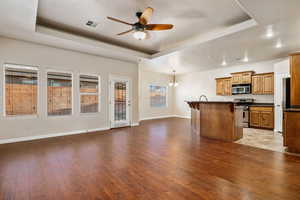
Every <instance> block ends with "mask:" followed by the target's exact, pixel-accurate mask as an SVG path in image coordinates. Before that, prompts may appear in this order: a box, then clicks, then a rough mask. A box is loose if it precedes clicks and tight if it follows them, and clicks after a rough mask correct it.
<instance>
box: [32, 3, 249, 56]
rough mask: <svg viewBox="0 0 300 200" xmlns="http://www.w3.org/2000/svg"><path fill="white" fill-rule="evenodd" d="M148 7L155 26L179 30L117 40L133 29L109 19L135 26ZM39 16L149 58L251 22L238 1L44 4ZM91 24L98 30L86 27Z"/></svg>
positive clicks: (57, 26)
mask: <svg viewBox="0 0 300 200" xmlns="http://www.w3.org/2000/svg"><path fill="white" fill-rule="evenodd" d="M147 6H151V7H153V8H154V15H153V17H152V19H151V23H172V24H174V25H175V28H174V29H173V30H170V31H162V32H158V31H156V32H151V33H150V38H149V39H147V40H143V41H138V40H135V39H134V38H133V37H132V34H128V35H125V36H117V35H116V34H117V33H119V32H122V31H125V30H128V29H129V28H130V27H128V26H126V25H123V24H119V23H115V22H112V21H109V20H107V19H106V17H107V16H112V17H116V18H119V19H122V20H125V21H128V22H131V23H133V22H136V21H137V18H136V17H135V13H136V12H137V11H142V10H143V9H144V8H146V7H147ZM37 15H38V16H37V19H38V20H37V23H38V24H39V25H43V26H46V27H50V28H53V29H57V30H61V31H65V32H69V33H72V34H75V35H80V36H84V37H87V38H91V39H96V40H99V41H102V42H105V43H109V44H113V45H117V46H121V47H125V48H129V49H132V50H138V51H141V52H144V53H147V54H155V53H158V52H160V51H163V50H164V49H165V48H166V47H168V46H170V45H174V44H176V43H180V42H182V41H184V40H187V39H189V38H192V37H195V36H199V35H201V34H206V33H209V32H211V31H216V30H222V29H224V28H227V27H230V26H232V25H234V24H238V23H241V22H244V21H247V20H249V19H250V17H249V15H248V14H247V13H246V12H244V11H243V9H242V8H241V7H240V6H239V5H238V4H237V3H236V1H235V0H197V1H195V0H185V1H176V2H174V0H164V1H161V0H152V1H150V0H149V1H147V0H144V1H137V0H128V1H124V0H115V1H113V2H112V1H107V0H87V1H82V0H64V1H61V0H40V1H39V7H38V13H37ZM88 20H92V21H95V22H97V23H98V26H97V27H96V28H91V27H88V26H86V25H85V24H86V22H87V21H88Z"/></svg>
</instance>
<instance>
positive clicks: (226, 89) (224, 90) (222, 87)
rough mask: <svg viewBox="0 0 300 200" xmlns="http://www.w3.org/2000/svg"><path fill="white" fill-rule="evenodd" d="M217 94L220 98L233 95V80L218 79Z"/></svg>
mask: <svg viewBox="0 0 300 200" xmlns="http://www.w3.org/2000/svg"><path fill="white" fill-rule="evenodd" d="M216 93H217V95H220V96H230V95H231V78H230V77H227V78H217V79H216Z"/></svg>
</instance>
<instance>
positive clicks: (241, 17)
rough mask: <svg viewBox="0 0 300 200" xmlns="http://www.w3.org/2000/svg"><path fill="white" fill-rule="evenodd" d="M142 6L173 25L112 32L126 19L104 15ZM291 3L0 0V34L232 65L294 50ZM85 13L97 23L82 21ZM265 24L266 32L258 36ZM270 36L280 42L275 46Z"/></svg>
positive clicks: (185, 68)
mask: <svg viewBox="0 0 300 200" xmlns="http://www.w3.org/2000/svg"><path fill="white" fill-rule="evenodd" d="M175 2H176V3H175ZM147 6H152V7H153V8H154V9H155V12H154V16H153V18H152V21H151V23H173V24H174V25H175V29H174V30H172V31H165V32H153V33H151V38H149V39H148V40H145V41H137V40H134V39H133V38H132V37H131V36H130V35H128V36H125V37H120V38H118V37H117V36H115V35H114V34H116V33H119V32H122V31H124V30H126V29H127V28H128V27H126V25H122V24H118V23H114V22H110V21H108V20H106V19H105V17H106V16H112V17H117V18H120V19H123V20H126V21H128V22H134V21H135V19H136V18H135V16H134V13H135V12H136V11H138V10H142V9H144V8H145V7H147ZM299 8H300V1H299V0H197V1H195V0H186V1H179V0H165V1H161V0H160V1H158V0H128V1H122V0H116V1H105V0H86V1H82V0H64V1H61V0H39V1H38V0H32V1H20V0H1V2H0V26H1V29H0V35H2V36H6V37H11V38H16V39H21V40H25V41H31V42H36V43H41V44H45V45H50V46H54V47H59V48H64V49H69V50H75V51H80V52H85V53H89V54H95V55H101V56H106V57H110V58H114V59H120V60H127V61H131V62H132V61H133V62H137V61H138V60H140V59H142V64H143V67H144V68H146V69H147V70H151V71H158V72H163V73H171V70H172V69H173V68H175V69H176V70H177V71H178V72H179V73H187V72H193V71H201V70H207V69H212V68H217V67H223V66H221V63H222V61H223V59H225V60H226V61H227V63H228V66H231V65H238V64H240V63H241V61H238V60H236V59H237V58H243V57H244V55H245V54H247V55H248V57H249V61H250V63H252V62H258V61H263V60H270V59H276V58H281V57H285V56H287V55H288V54H289V53H290V52H293V51H298V50H300V48H299V47H300V34H299V31H300V30H299V28H298V27H299V25H300V12H299ZM246 13H247V14H248V15H247V14H246ZM37 16H38V18H39V23H40V24H37V23H36V17H37ZM249 16H251V19H249ZM87 20H95V21H97V22H98V23H99V26H98V27H97V28H96V29H91V28H88V27H85V26H84V24H85V23H86V21H87ZM49 25H50V26H49ZM270 25H271V26H272V29H273V30H274V37H272V38H266V32H267V29H268V27H270ZM65 30H68V32H65ZM79 33H80V34H79ZM82 33H83V34H82ZM83 35H84V37H83ZM278 39H280V40H281V41H282V43H283V48H280V49H277V48H275V44H276V42H277V40H278ZM153 53H154V54H153Z"/></svg>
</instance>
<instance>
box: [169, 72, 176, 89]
mask: <svg viewBox="0 0 300 200" xmlns="http://www.w3.org/2000/svg"><path fill="white" fill-rule="evenodd" d="M169 86H170V87H177V86H178V82H177V81H176V71H175V70H173V80H172V81H171V82H170V83H169Z"/></svg>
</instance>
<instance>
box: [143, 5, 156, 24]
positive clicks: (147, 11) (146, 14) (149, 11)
mask: <svg viewBox="0 0 300 200" xmlns="http://www.w3.org/2000/svg"><path fill="white" fill-rule="evenodd" d="M153 11H154V9H153V8H151V7H148V8H146V9H145V11H144V12H143V14H142V15H141V17H140V23H141V24H143V25H146V24H148V23H149V21H150V18H151V16H152V14H153Z"/></svg>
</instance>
